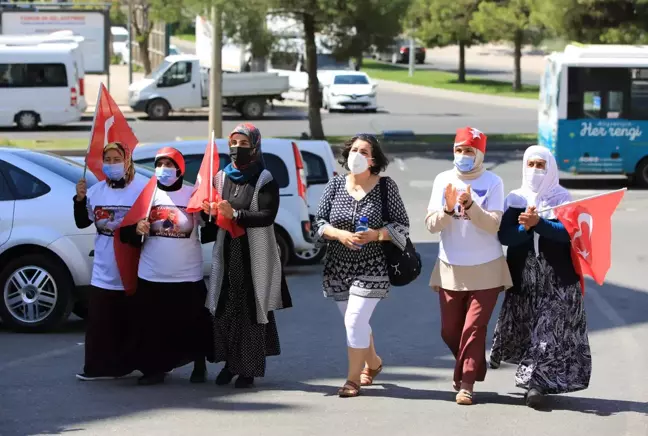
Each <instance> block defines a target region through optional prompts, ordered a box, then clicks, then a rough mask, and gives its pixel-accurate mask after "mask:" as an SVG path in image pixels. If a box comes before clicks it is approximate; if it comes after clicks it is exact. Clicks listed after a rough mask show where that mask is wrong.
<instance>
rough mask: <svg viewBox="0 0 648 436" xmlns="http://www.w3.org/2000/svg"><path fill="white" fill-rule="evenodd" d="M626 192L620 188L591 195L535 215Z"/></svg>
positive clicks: (540, 211)
mask: <svg viewBox="0 0 648 436" xmlns="http://www.w3.org/2000/svg"><path fill="white" fill-rule="evenodd" d="M627 190H628V188H621V189H616V190H614V191H609V192H604V193H602V194H596V195H591V196H589V197H585V198H581V199H579V200H574V201H569V202H567V203H563V204H559V205H558V206H554V207H548V208H546V209H542V210H539V211H538V212H537V213H538V214H541V213H543V212H549V211H550V210H554V209H558V208H561V207H565V206H570V205H572V204H575V203H580V202H581V201H585V200H591V199H593V198H599V197H605V196H606V195H610V194H615V193H617V192H621V191H627Z"/></svg>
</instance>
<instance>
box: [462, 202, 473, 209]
mask: <svg viewBox="0 0 648 436" xmlns="http://www.w3.org/2000/svg"><path fill="white" fill-rule="evenodd" d="M473 204H475V202H474V201H471V202H470V206H468V207H466V208H464V210H468V209H470V208H471V207H472V205H473Z"/></svg>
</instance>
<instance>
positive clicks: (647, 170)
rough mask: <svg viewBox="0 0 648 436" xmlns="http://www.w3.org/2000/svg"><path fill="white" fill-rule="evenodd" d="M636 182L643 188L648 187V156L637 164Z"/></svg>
mask: <svg viewBox="0 0 648 436" xmlns="http://www.w3.org/2000/svg"><path fill="white" fill-rule="evenodd" d="M634 180H635V183H636V184H637V185H639V186H641V187H642V188H648V157H645V158H643V160H642V161H641V162H639V164H638V165H637V169H636V170H635V174H634Z"/></svg>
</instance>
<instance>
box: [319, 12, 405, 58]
mask: <svg viewBox="0 0 648 436" xmlns="http://www.w3.org/2000/svg"><path fill="white" fill-rule="evenodd" d="M411 1H412V0H355V1H354V8H353V10H352V11H351V13H348V14H343V15H341V16H340V17H338V19H337V20H335V22H334V23H332V24H331V25H329V26H327V28H325V29H324V33H326V34H327V35H329V36H330V37H331V38H332V41H333V44H334V46H335V47H334V48H335V52H336V53H337V54H338V55H339V56H340V57H342V58H353V59H354V61H355V65H356V68H357V69H360V68H362V60H363V54H364V52H366V51H367V50H368V49H369V48H370V47H371V46H372V45H374V46H376V47H377V48H379V49H383V48H385V47H387V46H389V45H390V44H391V43H392V42H393V40H394V38H395V37H396V36H398V35H399V34H400V33H401V31H402V28H403V26H402V20H403V18H404V17H405V14H406V13H407V10H408V8H409V5H410V3H411Z"/></svg>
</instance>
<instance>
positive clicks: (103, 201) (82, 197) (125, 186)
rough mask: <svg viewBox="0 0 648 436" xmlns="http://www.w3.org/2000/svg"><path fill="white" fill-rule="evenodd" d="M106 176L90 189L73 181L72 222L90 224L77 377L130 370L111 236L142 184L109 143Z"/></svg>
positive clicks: (124, 154)
mask: <svg viewBox="0 0 648 436" xmlns="http://www.w3.org/2000/svg"><path fill="white" fill-rule="evenodd" d="M103 162H104V164H103V172H104V174H105V176H106V180H105V181H103V182H99V183H96V184H95V185H93V186H92V187H91V188H90V189H88V187H87V183H86V181H85V179H81V180H79V182H78V183H77V187H76V195H75V196H74V221H75V223H76V226H77V227H78V228H80V229H85V228H86V227H89V226H91V225H92V224H94V225H95V227H96V229H97V233H96V236H95V242H94V261H93V266H92V280H91V282H90V285H91V286H92V289H91V291H90V296H89V300H88V319H87V326H86V336H85V365H84V367H83V372H82V373H80V374H77V378H78V379H80V380H97V379H107V378H117V377H122V376H125V375H128V374H130V373H131V372H132V371H133V370H134V367H133V361H132V359H131V355H130V353H129V348H128V345H129V338H130V335H131V332H132V328H131V316H130V314H129V311H130V300H129V298H128V297H127V296H126V294H125V292H124V286H123V284H122V281H121V278H120V275H119V270H118V269H117V264H116V261H115V251H114V248H113V236H114V232H115V230H116V229H117V228H118V227H119V224H120V223H121V221H122V219H123V218H124V216H125V215H126V213H127V212H128V211H129V209H130V208H131V206H132V205H133V203H134V202H135V200H136V199H137V196H138V195H139V194H140V192H141V191H142V189H143V187H144V182H143V181H142V180H141V179H136V178H135V169H134V167H133V162H132V160H131V156H130V153H129V152H128V150H127V149H126V148H125V147H124V146H123V145H122V144H120V143H117V142H113V143H110V144H108V145H106V146H105V148H104V151H103Z"/></svg>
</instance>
